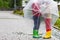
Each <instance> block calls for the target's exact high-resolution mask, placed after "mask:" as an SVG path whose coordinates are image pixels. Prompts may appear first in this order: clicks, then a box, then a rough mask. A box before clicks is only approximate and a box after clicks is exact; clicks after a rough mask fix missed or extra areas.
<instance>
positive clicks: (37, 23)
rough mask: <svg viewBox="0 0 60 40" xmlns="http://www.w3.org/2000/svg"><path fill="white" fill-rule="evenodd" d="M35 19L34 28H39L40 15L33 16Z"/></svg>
mask: <svg viewBox="0 0 60 40" xmlns="http://www.w3.org/2000/svg"><path fill="white" fill-rule="evenodd" d="M33 20H34V28H33V30H39V26H40V16H39V17H37V16H33Z"/></svg>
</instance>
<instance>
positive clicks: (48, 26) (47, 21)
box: [43, 14, 51, 39]
mask: <svg viewBox="0 0 60 40" xmlns="http://www.w3.org/2000/svg"><path fill="white" fill-rule="evenodd" d="M45 24H46V35H45V36H44V37H43V38H46V39H47V38H51V14H46V17H45Z"/></svg>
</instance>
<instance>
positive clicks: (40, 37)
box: [33, 36, 42, 38]
mask: <svg viewBox="0 0 60 40" xmlns="http://www.w3.org/2000/svg"><path fill="white" fill-rule="evenodd" d="M33 38H42V37H34V36H33Z"/></svg>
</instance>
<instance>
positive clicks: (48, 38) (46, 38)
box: [43, 37, 51, 39]
mask: <svg viewBox="0 0 60 40" xmlns="http://www.w3.org/2000/svg"><path fill="white" fill-rule="evenodd" d="M50 38H51V37H48V38H45V37H43V39H50Z"/></svg>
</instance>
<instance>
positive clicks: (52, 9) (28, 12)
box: [23, 0, 59, 26]
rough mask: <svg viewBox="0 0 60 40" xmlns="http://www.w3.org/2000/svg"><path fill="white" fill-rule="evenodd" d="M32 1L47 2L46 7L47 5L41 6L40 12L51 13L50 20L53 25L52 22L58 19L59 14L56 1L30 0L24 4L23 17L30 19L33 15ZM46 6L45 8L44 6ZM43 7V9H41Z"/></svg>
mask: <svg viewBox="0 0 60 40" xmlns="http://www.w3.org/2000/svg"><path fill="white" fill-rule="evenodd" d="M34 2H40V3H43V2H48V3H49V6H48V7H47V5H44V4H42V5H44V6H43V7H42V6H41V12H42V14H44V13H51V15H52V21H51V24H52V26H53V25H54V23H55V22H56V20H57V19H58V17H59V15H58V6H57V2H54V1H53V0H41V1H37V0H30V2H29V3H28V4H27V5H26V7H25V8H24V9H23V11H24V17H25V18H30V19H32V17H33V15H32V8H31V5H32V3H34ZM45 7H47V9H46V8H45ZM43 8H44V9H43Z"/></svg>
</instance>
